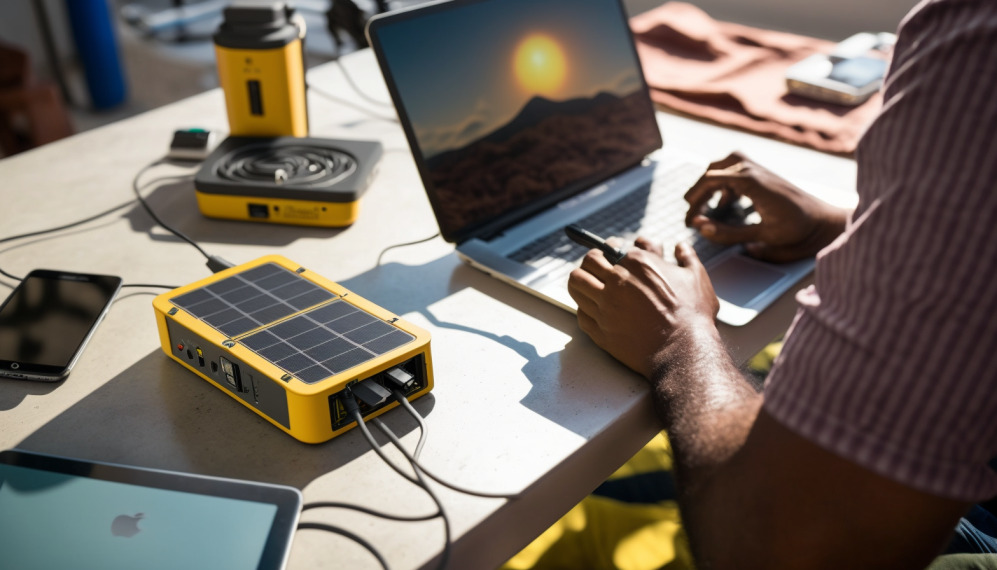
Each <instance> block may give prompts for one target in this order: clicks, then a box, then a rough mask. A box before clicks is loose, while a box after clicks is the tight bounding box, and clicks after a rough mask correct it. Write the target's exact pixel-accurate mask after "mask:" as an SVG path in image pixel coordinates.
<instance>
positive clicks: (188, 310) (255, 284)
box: [153, 255, 433, 443]
mask: <svg viewBox="0 0 997 570" xmlns="http://www.w3.org/2000/svg"><path fill="white" fill-rule="evenodd" d="M153 307H154V309H155V312H156V320H157V322H158V326H159V336H160V340H161V342H162V348H163V351H164V352H165V353H166V354H167V355H169V356H170V358H172V359H174V360H176V361H177V362H179V363H180V364H181V365H183V366H184V367H186V368H187V369H189V370H191V371H192V372H194V373H195V374H197V375H198V376H200V377H201V378H203V379H204V380H207V381H208V382H209V383H211V384H212V385H214V386H215V387H217V388H218V389H220V390H222V391H223V392H225V393H227V394H228V395H229V396H231V397H232V398H234V399H235V400H237V401H239V402H240V403H242V405H244V406H246V407H247V408H249V409H251V410H253V411H254V412H256V413H257V414H259V415H260V416H263V417H264V418H266V419H267V421H269V422H270V423H272V424H273V425H275V426H277V427H278V428H280V429H282V430H284V431H285V432H287V433H288V434H290V435H291V436H293V437H294V438H295V439H298V440H300V441H303V442H306V443H320V442H323V441H327V440H329V439H331V438H333V437H335V436H337V435H339V434H341V433H343V432H344V431H346V430H348V429H350V428H351V427H353V421H352V419H351V418H350V417H348V415H347V413H346V410H345V408H344V406H343V398H347V397H353V391H354V390H357V389H358V388H363V389H365V390H366V391H368V392H369V391H370V389H371V388H376V389H377V391H378V392H380V393H381V394H388V393H389V391H390V389H392V388H394V389H397V390H398V391H400V392H401V393H403V394H404V395H405V397H406V398H407V399H408V400H414V399H415V398H418V397H419V396H422V395H423V394H426V393H428V392H429V391H430V390H432V388H433V364H432V358H431V357H430V351H429V340H430V339H429V333H428V332H426V331H424V330H422V329H420V328H419V327H416V326H415V325H413V324H411V323H409V322H407V321H405V320H402V319H400V318H399V317H397V316H395V315H393V314H391V313H390V312H388V311H386V310H384V309H382V308H381V307H379V306H377V305H375V304H374V303H372V302H370V301H368V300H366V299H364V298H362V297H360V296H358V295H356V294H354V293H351V292H350V291H347V290H346V289H344V288H343V287H341V286H340V285H338V284H336V283H334V282H332V281H329V280H327V279H325V278H323V277H321V276H319V275H316V274H315V273H313V272H311V271H309V270H307V269H305V268H303V267H301V266H299V265H298V264H296V263H294V262H292V261H290V260H288V259H286V258H284V257H281V256H277V255H273V256H267V257H262V258H260V259H257V260H255V261H252V262H250V263H246V264H243V265H239V266H236V267H233V268H230V269H226V270H224V271H221V272H219V273H216V274H214V275H212V276H211V277H208V278H206V279H203V280H201V281H198V282H196V283H192V284H190V285H187V286H184V287H180V288H178V289H174V290H173V291H170V292H167V293H164V294H162V295H160V296H158V297H156V299H155V300H154V301H153ZM361 382H363V384H364V385H363V386H359V383H361ZM373 384H376V386H373ZM364 400H366V401H361V403H360V410H361V412H362V413H363V415H364V417H365V418H372V417H375V416H378V415H380V414H382V413H384V412H385V411H387V410H389V409H391V408H394V407H396V406H398V405H399V404H398V402H397V401H395V400H393V399H391V398H381V401H372V400H371V399H370V398H366V399H364Z"/></svg>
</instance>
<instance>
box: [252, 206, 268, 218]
mask: <svg viewBox="0 0 997 570" xmlns="http://www.w3.org/2000/svg"><path fill="white" fill-rule="evenodd" d="M249 217H250V218H257V219H266V218H269V217H270V208H269V207H268V206H267V205H266V204H250V205H249Z"/></svg>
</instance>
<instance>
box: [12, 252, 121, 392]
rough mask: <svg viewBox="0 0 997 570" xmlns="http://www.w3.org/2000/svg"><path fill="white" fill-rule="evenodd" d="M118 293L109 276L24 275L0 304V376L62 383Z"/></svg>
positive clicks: (41, 271) (43, 272) (114, 280)
mask: <svg viewBox="0 0 997 570" xmlns="http://www.w3.org/2000/svg"><path fill="white" fill-rule="evenodd" d="M120 289H121V278H120V277H115V276H111V275H91V274H84V273H70V272H66V271H53V270H48V269H36V270H35V271H32V272H31V273H29V274H28V276H27V277H25V278H24V280H23V281H21V283H20V284H19V285H18V286H17V287H16V288H15V289H14V292H13V293H11V294H10V296H9V297H7V300H6V301H4V302H3V305H2V306H0V377H6V378H19V379H23V380H41V381H46V382H55V381H58V380H62V379H64V378H65V377H66V376H68V375H69V371H70V370H71V369H72V367H73V365H74V364H76V361H77V360H78V359H79V357H80V353H82V352H83V348H84V347H85V346H86V344H87V342H88V341H89V340H90V337H91V336H93V333H94V330H96V328H97V325H98V324H99V323H100V321H101V320H102V319H103V318H104V315H105V314H107V311H108V309H109V308H110V306H111V301H113V300H114V297H115V296H116V295H117V294H118V291H119V290H120Z"/></svg>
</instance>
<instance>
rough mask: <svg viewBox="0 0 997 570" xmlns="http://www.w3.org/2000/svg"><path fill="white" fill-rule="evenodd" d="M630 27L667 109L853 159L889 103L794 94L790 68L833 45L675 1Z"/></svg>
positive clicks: (655, 97) (654, 93)
mask: <svg viewBox="0 0 997 570" xmlns="http://www.w3.org/2000/svg"><path fill="white" fill-rule="evenodd" d="M630 27H631V29H632V30H633V32H634V37H635V39H636V42H637V53H638V55H639V56H640V59H641V64H642V66H643V68H644V76H645V77H646V78H647V83H648V86H649V87H650V89H651V98H652V99H653V100H654V101H655V103H657V104H658V105H661V106H663V107H666V108H669V109H672V110H675V111H678V112H681V113H686V114H689V115H692V116H695V117H700V118H704V119H708V120H711V121H715V122H717V123H720V124H723V125H728V126H733V127H738V128H742V129H745V130H748V131H752V132H756V133H759V134H764V135H769V136H774V137H777V138H780V139H783V140H786V141H790V142H794V143H797V144H801V145H805V146H809V147H812V148H815V149H818V150H822V151H827V152H834V153H842V154H850V153H852V152H853V151H854V150H855V145H856V144H857V143H858V140H859V138H860V137H861V136H862V133H863V132H864V131H865V129H866V127H867V126H868V125H869V123H870V122H871V121H872V120H873V119H874V118H875V116H876V114H877V113H878V112H879V108H880V106H881V104H882V98H881V97H880V95H879V94H878V93H877V94H876V95H874V96H873V97H872V98H871V99H869V100H868V101H866V102H865V103H863V104H861V105H858V106H856V107H846V106H841V105H835V104H831V103H821V102H819V101H813V100H810V99H807V98H805V97H800V96H798V95H793V94H790V93H789V92H788V91H787V89H786V80H785V74H786V69H787V68H788V67H789V66H790V65H792V64H794V63H796V62H798V61H800V60H802V59H804V58H806V57H808V56H810V55H813V54H815V53H828V52H830V51H831V49H832V48H833V47H834V43H833V42H829V41H827V40H821V39H817V38H811V37H806V36H799V35H796V34H789V33H785V32H777V31H772V30H762V29H758V28H752V27H749V26H742V25H740V24H734V23H730V22H720V21H717V20H714V19H712V18H711V17H710V16H709V15H707V14H706V13H705V12H703V11H702V10H700V9H699V8H697V7H695V6H692V5H691V4H686V3H682V2H668V3H666V4H663V5H661V6H659V7H658V8H655V9H653V10H650V11H648V12H645V13H643V14H640V15H638V16H635V17H634V18H632V19H631V20H630Z"/></svg>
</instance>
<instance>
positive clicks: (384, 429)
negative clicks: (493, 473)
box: [373, 388, 519, 500]
mask: <svg viewBox="0 0 997 570" xmlns="http://www.w3.org/2000/svg"><path fill="white" fill-rule="evenodd" d="M391 395H392V396H394V398H395V400H396V401H397V402H398V403H399V404H401V406H402V407H403V408H405V411H407V412H408V413H409V415H410V416H412V418H413V419H414V420H415V421H416V422H418V424H419V429H420V430H422V437H420V444H421V442H422V440H423V439H424V438H425V436H426V435H427V434H428V433H429V426H427V425H426V422H425V419H424V418H423V417H422V416H421V415H420V414H419V412H417V411H416V409H415V408H414V407H412V404H411V403H409V401H408V399H406V398H405V395H404V394H402V393H401V392H399V391H398V390H397V389H394V388H392V389H391ZM373 422H374V426H375V427H377V429H379V430H381V432H383V433H384V435H386V436H387V437H388V439H390V440H391V443H393V444H394V445H395V447H397V448H398V451H400V452H401V453H402V455H405V458H406V459H407V460H408V461H409V462H410V463H412V465H413V466H414V467H416V468H418V470H419V471H422V472H423V473H424V474H425V475H427V476H428V477H429V478H430V479H432V480H433V481H436V482H437V483H439V484H440V485H443V486H444V487H446V488H448V489H451V490H453V491H457V492H459V493H464V494H465V495H472V496H474V497H483V498H486V499H510V500H513V499H518V498H519V493H515V494H509V493H491V492H486V491H476V490H474V489H468V488H466V487H461V486H460V485H456V484H454V483H450V482H449V481H446V480H444V479H442V478H440V477H439V476H437V475H435V474H433V473H432V472H431V471H429V470H428V469H426V466H425V465H423V464H422V463H420V462H419V460H418V456H417V455H416V454H411V455H410V454H409V453H408V451H406V450H405V448H403V447H402V442H401V441H400V440H398V438H397V437H395V434H394V433H392V431H391V430H390V429H389V428H388V426H386V425H384V423H382V422H381V420H379V419H378V418H374V420H373ZM420 450H421V448H420V447H419V446H417V447H416V451H420Z"/></svg>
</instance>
